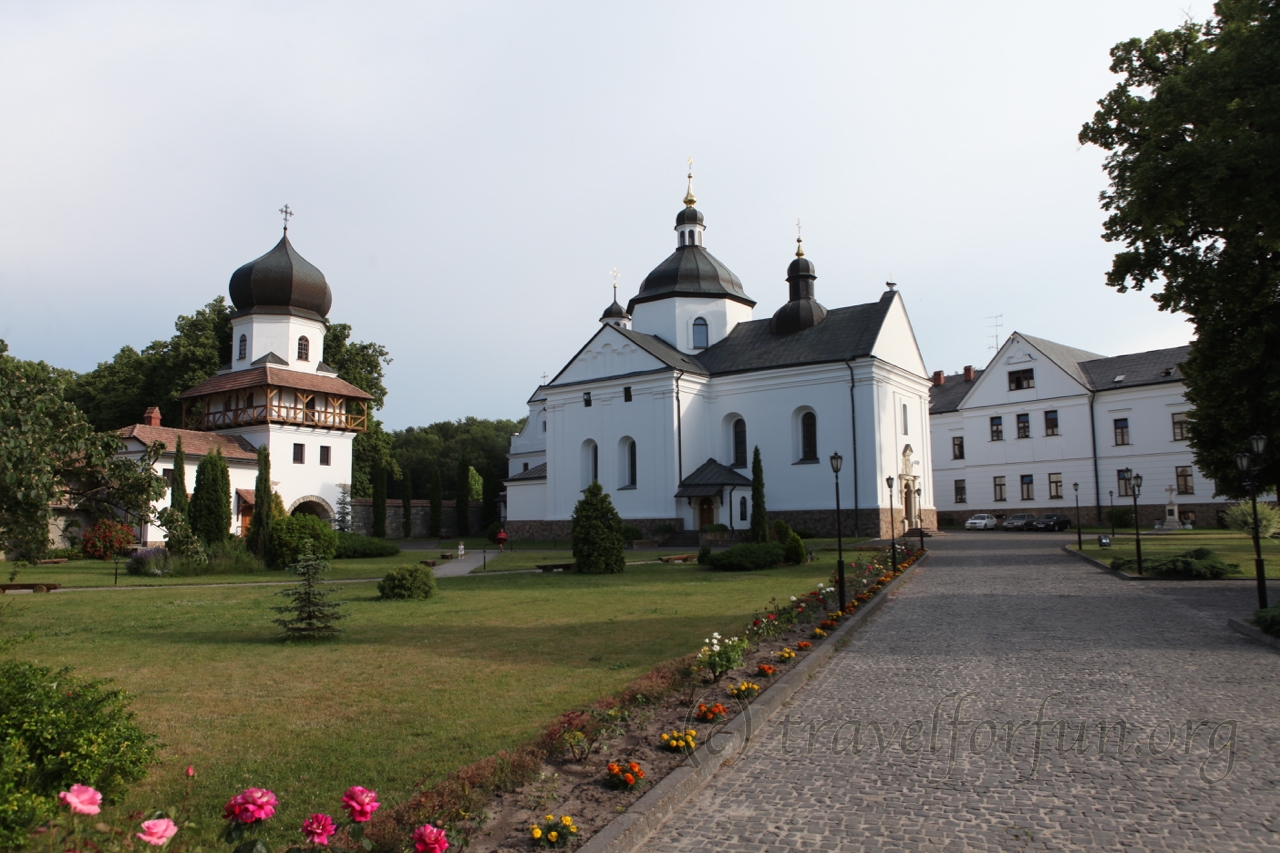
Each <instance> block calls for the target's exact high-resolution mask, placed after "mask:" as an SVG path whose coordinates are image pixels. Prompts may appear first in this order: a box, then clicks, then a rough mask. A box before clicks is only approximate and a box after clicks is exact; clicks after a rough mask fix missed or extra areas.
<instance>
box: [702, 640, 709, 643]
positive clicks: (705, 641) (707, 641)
mask: <svg viewBox="0 0 1280 853" xmlns="http://www.w3.org/2000/svg"><path fill="white" fill-rule="evenodd" d="M702 642H704V643H709V642H711V641H710V640H703V641H702Z"/></svg>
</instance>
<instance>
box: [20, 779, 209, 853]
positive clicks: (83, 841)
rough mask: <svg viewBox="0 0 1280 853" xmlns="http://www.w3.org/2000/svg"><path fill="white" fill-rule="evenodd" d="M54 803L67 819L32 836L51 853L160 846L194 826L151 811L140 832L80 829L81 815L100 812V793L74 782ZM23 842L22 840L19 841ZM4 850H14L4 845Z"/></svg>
mask: <svg viewBox="0 0 1280 853" xmlns="http://www.w3.org/2000/svg"><path fill="white" fill-rule="evenodd" d="M193 775H195V772H194V770H190V771H189V772H188V780H187V795H188V797H189V796H190V794H191V782H190V778H189V777H190V776H193ZM186 800H187V797H184V798H183V803H182V810H183V811H185V810H186ZM11 802H12V801H11ZM58 802H60V803H62V804H63V805H64V806H66V807H67V812H68V813H69V817H67V818H63V817H55V818H54V819H53V820H50V821H48V822H47V823H45V824H44V825H43V826H41V827H40V828H39V829H37V830H36V831H35V832H34V833H32V835H33V837H40V838H41V839H42V841H43V842H44V845H45V846H46V847H47V849H49V850H51V851H58V850H66V851H69V853H74V851H94V853H122V852H123V851H133V850H136V849H137V843H136V842H135V841H134V840H133V839H135V838H136V839H138V840H139V841H142V842H144V843H146V844H150V845H151V846H153V847H164V846H166V845H167V844H168V843H169V840H170V839H171V838H173V837H174V836H175V835H177V834H178V831H179V830H180V829H186V828H189V827H191V826H194V824H192V823H191V822H190V821H187V820H183V821H182V823H181V824H179V823H178V822H176V821H174V820H173V818H172V817H171V816H170V815H168V814H166V813H165V812H163V811H156V812H152V813H151V814H150V816H149V817H147V819H145V820H143V821H141V823H140V824H139V826H138V828H139V829H141V830H142V831H141V832H135V831H133V830H132V829H130V830H124V829H119V828H117V827H113V826H110V825H108V824H106V823H103V822H101V821H97V822H94V823H92V825H90V826H84V825H82V824H81V822H80V821H81V816H82V815H97V814H98V813H99V812H101V811H102V802H103V795H102V792H101V791H99V790H97V789H96V788H94V787H93V786H91V785H81V784H78V783H77V784H75V785H71V786H70V787H69V788H68V789H67V790H66V791H62V792H60V793H59V794H58ZM138 817H146V816H145V815H142V814H135V815H134V816H133V818H134V819H137V818H138ZM25 840H26V839H23V841H25ZM17 846H21V842H19V843H18V845H15V847H17ZM5 849H15V848H11V847H8V846H6V848H5Z"/></svg>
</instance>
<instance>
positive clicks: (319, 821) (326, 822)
mask: <svg viewBox="0 0 1280 853" xmlns="http://www.w3.org/2000/svg"><path fill="white" fill-rule="evenodd" d="M337 831H338V827H337V824H335V823H334V822H333V818H331V817H329V816H328V815H327V814H313V815H312V816H311V817H309V818H307V819H306V820H304V821H303V822H302V835H303V837H304V838H306V839H307V841H309V842H311V843H312V844H328V843H329V838H330V837H331V836H332V835H333V834H334V833H335V832H337Z"/></svg>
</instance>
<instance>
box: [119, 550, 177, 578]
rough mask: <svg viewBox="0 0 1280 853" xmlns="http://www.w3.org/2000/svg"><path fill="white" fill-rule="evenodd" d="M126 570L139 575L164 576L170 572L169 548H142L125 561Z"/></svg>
mask: <svg viewBox="0 0 1280 853" xmlns="http://www.w3.org/2000/svg"><path fill="white" fill-rule="evenodd" d="M124 570H125V571H126V572H127V573H129V574H131V575H135V576H138V577H163V576H164V575H167V574H169V573H170V571H171V569H170V566H169V550H168V549H167V548H142V549H140V550H138V551H135V552H134V554H133V556H132V557H130V558H129V562H127V563H125V566H124Z"/></svg>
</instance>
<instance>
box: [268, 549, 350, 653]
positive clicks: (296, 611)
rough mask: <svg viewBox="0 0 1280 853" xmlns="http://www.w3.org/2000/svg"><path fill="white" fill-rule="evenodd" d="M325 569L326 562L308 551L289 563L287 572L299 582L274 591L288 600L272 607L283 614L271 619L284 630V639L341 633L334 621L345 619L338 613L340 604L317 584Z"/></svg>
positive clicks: (326, 566) (318, 636) (344, 616)
mask: <svg viewBox="0 0 1280 853" xmlns="http://www.w3.org/2000/svg"><path fill="white" fill-rule="evenodd" d="M328 570H329V563H328V562H327V561H326V560H325V559H324V558H323V557H319V556H316V555H315V554H310V553H308V554H304V555H303V556H302V557H301V559H299V560H298V561H297V562H296V563H294V564H293V565H291V566H289V571H290V572H292V573H293V574H295V575H297V576H298V585H297V586H295V587H293V588H292V589H286V590H281V591H280V592H278V593H276V595H282V596H284V597H285V598H287V599H289V603H288V604H286V605H284V606H282V607H273V608H271V609H272V610H274V611H275V612H276V613H279V614H281V615H283V616H285V618H283V619H273V620H271V621H272V622H273V623H275V624H276V625H279V626H280V627H281V628H282V629H284V636H285V639H289V640H295V639H296V640H316V639H324V638H327V637H335V636H337V635H338V634H340V633H341V629H339V628H338V626H337V625H335V624H334V623H335V622H337V621H338V620H339V619H345V618H346V614H343V613H339V612H338V610H339V608H340V607H341V606H342V604H341V603H340V602H337V601H329V600H328V599H329V594H330V591H329V590H327V589H324V588H322V587H321V585H320V576H321V575H322V574H324V573H325V572H327V571H328Z"/></svg>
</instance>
